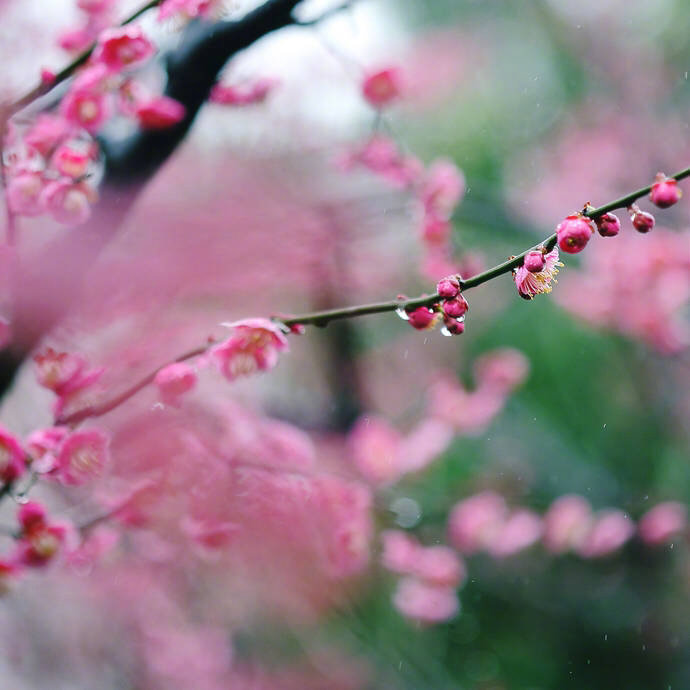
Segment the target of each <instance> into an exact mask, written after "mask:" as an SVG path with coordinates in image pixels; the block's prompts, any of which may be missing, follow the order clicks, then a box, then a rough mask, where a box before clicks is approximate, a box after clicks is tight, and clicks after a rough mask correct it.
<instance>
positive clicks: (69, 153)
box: [51, 144, 91, 179]
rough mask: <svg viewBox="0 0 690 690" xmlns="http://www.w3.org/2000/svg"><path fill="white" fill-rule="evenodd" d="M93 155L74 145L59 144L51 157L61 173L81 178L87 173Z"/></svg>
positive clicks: (52, 162)
mask: <svg viewBox="0 0 690 690" xmlns="http://www.w3.org/2000/svg"><path fill="white" fill-rule="evenodd" d="M90 162H91V157H90V156H89V154H88V153H84V152H83V151H80V150H78V149H75V148H74V147H73V146H70V145H68V144H62V145H60V146H58V148H57V149H56V150H55V153H54V154H53V156H52V158H51V164H52V165H53V166H54V167H55V168H56V169H57V171H58V172H59V173H61V174H62V175H65V176H66V177H71V178H74V179H76V178H79V177H83V175H84V174H85V173H86V171H87V169H88V167H89V163H90Z"/></svg>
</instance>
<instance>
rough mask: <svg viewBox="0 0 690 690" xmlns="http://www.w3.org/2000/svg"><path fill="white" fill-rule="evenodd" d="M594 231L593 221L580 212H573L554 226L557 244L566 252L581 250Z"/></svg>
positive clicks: (574, 252) (573, 252)
mask: <svg viewBox="0 0 690 690" xmlns="http://www.w3.org/2000/svg"><path fill="white" fill-rule="evenodd" d="M593 232H594V223H592V221H591V220H590V219H589V218H587V217H586V216H583V215H582V214H581V213H574V214H573V215H570V216H568V217H567V218H565V220H562V221H561V222H560V223H559V224H558V226H557V227H556V235H557V236H558V246H559V247H560V248H561V249H562V250H563V251H564V252H567V253H568V254H577V253H578V252H581V251H582V250H583V249H584V248H585V246H586V244H587V242H589V240H590V238H591V237H592V234H593Z"/></svg>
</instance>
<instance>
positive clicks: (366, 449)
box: [349, 415, 402, 484]
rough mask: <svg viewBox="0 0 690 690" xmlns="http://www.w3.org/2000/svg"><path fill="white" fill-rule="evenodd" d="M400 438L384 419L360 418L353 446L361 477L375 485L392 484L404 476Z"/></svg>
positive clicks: (351, 437) (355, 429)
mask: <svg viewBox="0 0 690 690" xmlns="http://www.w3.org/2000/svg"><path fill="white" fill-rule="evenodd" d="M401 441H402V439H401V436H400V434H399V433H398V432H397V431H396V430H395V429H394V428H393V427H392V426H390V424H388V422H386V421H385V420H384V419H381V418H380V417H372V416H370V415H367V416H365V417H360V419H359V420H357V422H356V424H355V425H354V427H353V428H352V431H351V432H350V436H349V443H350V448H351V452H352V459H353V462H354V464H355V467H356V468H357V470H358V471H359V472H360V473H361V475H362V476H363V477H364V478H365V479H367V480H368V481H371V482H373V483H375V484H390V483H392V482H394V481H395V480H397V479H398V477H399V476H400V474H401V467H400V445H401Z"/></svg>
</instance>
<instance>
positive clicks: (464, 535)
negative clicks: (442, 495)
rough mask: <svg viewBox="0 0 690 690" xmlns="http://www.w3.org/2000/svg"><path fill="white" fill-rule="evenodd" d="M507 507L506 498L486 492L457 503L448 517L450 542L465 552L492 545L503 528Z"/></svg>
mask: <svg viewBox="0 0 690 690" xmlns="http://www.w3.org/2000/svg"><path fill="white" fill-rule="evenodd" d="M507 515H508V508H507V506H506V502H505V500H504V498H503V496H501V495H499V494H497V493H495V492H494V491H483V492H481V493H479V494H475V495H474V496H470V497H469V498H466V499H465V500H463V501H460V502H459V503H456V504H455V506H454V508H453V510H452V511H451V514H450V517H449V518H448V535H449V539H450V542H451V544H452V545H453V546H455V548H457V549H458V551H460V552H462V553H468V554H470V553H475V552H477V551H480V550H483V549H485V548H486V547H487V546H488V545H489V544H491V543H492V541H493V539H494V538H495V536H496V535H497V534H498V533H499V531H500V529H501V528H502V527H503V525H504V523H505V520H506V517H507Z"/></svg>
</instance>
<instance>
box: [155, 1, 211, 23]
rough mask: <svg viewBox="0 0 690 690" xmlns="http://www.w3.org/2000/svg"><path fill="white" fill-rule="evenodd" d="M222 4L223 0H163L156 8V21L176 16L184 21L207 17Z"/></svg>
mask: <svg viewBox="0 0 690 690" xmlns="http://www.w3.org/2000/svg"><path fill="white" fill-rule="evenodd" d="M222 3H223V0H164V2H162V3H161V5H160V7H159V8H158V19H159V20H164V19H168V18H170V17H174V16H176V15H178V16H181V17H183V18H185V19H194V17H208V16H209V15H210V14H211V13H212V12H214V11H215V10H217V9H218V7H220V6H221V5H222Z"/></svg>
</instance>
